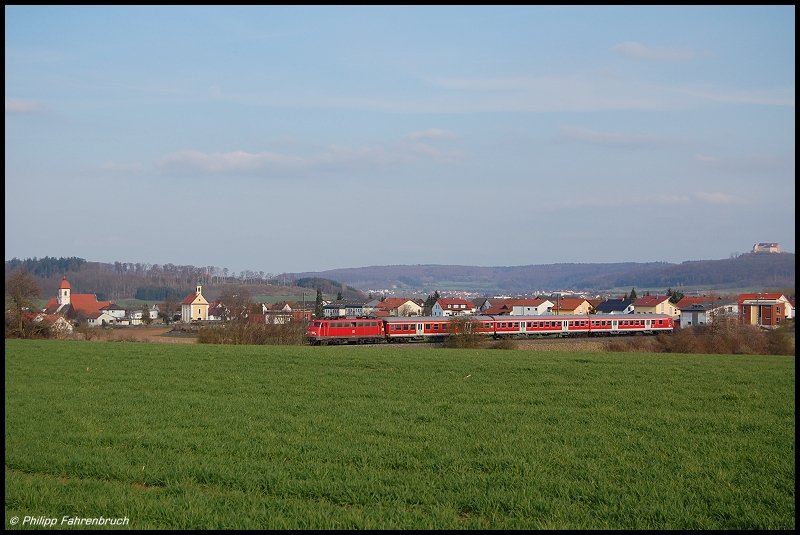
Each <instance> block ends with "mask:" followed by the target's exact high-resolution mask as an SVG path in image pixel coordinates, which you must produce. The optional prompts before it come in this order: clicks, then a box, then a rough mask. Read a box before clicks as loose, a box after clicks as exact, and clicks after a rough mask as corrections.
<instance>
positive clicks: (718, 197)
mask: <svg viewBox="0 0 800 535" xmlns="http://www.w3.org/2000/svg"><path fill="white" fill-rule="evenodd" d="M693 204H695V205H697V204H699V205H709V204H714V205H735V204H746V202H745V200H744V199H742V198H740V197H737V196H735V195H731V194H730V193H724V192H718V191H717V192H707V191H695V192H690V193H685V194H674V195H658V196H652V197H608V198H602V197H591V198H576V199H567V200H564V201H561V202H558V203H553V204H551V205H549V207H547V208H545V210H548V209H549V210H550V211H561V210H563V209H565V208H578V207H581V208H593V207H594V208H603V209H607V208H617V207H627V208H631V207H637V206H638V207H647V206H664V207H669V206H673V207H677V206H690V205H693Z"/></svg>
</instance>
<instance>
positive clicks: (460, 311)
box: [431, 297, 478, 316]
mask: <svg viewBox="0 0 800 535" xmlns="http://www.w3.org/2000/svg"><path fill="white" fill-rule="evenodd" d="M477 310H478V307H476V306H475V303H473V302H472V301H467V300H466V299H458V298H445V297H440V298H439V299H438V300H437V301H436V302H435V303H434V304H433V308H432V309H431V315H432V316H462V315H465V314H475V312H476V311H477Z"/></svg>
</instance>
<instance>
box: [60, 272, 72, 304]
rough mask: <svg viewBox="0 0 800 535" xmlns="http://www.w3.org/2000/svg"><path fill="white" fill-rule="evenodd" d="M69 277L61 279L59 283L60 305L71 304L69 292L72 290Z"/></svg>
mask: <svg viewBox="0 0 800 535" xmlns="http://www.w3.org/2000/svg"><path fill="white" fill-rule="evenodd" d="M71 288H72V287H71V286H70V285H69V281H68V280H67V277H64V278H63V279H61V284H59V285H58V304H59V306H63V305H69V292H70V290H71Z"/></svg>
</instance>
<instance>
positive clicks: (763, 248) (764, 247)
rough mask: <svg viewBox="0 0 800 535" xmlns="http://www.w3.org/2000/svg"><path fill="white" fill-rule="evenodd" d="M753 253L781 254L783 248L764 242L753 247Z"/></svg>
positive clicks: (776, 244)
mask: <svg viewBox="0 0 800 535" xmlns="http://www.w3.org/2000/svg"><path fill="white" fill-rule="evenodd" d="M753 252H754V253H780V252H781V246H780V244H779V243H774V242H762V243H756V244H755V245H753Z"/></svg>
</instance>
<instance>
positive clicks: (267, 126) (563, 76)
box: [5, 6, 795, 273]
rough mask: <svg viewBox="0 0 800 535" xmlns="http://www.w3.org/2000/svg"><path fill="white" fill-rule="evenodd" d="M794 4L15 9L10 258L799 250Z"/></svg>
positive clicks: (324, 261) (490, 256) (268, 266)
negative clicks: (764, 246)
mask: <svg viewBox="0 0 800 535" xmlns="http://www.w3.org/2000/svg"><path fill="white" fill-rule="evenodd" d="M794 21H795V7H794V6H767V7H736V6H731V7H724V6H718V7H692V6H684V7H667V6H665V7H579V6H565V7H536V6H533V7H524V6H508V7H490V6H485V7H426V6H410V7H399V6H395V7H392V6H380V7H363V6H354V7H311V6H308V7H271V6H267V7H42V6H39V7H36V6H6V8H5V80H6V85H5V97H6V113H5V154H6V157H5V194H6V196H5V199H6V201H5V214H6V215H5V223H6V225H5V228H6V230H5V233H6V234H5V240H6V249H5V254H6V259H7V260H8V259H11V258H14V257H16V258H30V257H43V256H56V257H57V256H78V257H81V258H85V259H87V260H91V261H101V262H113V261H126V262H146V263H158V264H164V263H173V264H178V265H186V264H190V265H195V266H218V267H227V268H229V269H230V270H232V271H241V270H254V271H264V272H267V273H281V272H297V271H321V270H326V269H333V268H342V267H360V266H372V265H389V264H461V265H482V266H502V265H528V264H552V263H561V262H626V261H632V262H650V261H666V262H676V263H677V262H683V261H686V260H700V259H720V258H728V257H729V256H730V255H731V254H736V253H743V252H748V251H749V250H750V249H751V248H752V246H753V244H754V243H756V242H764V241H769V242H779V243H780V244H781V248H782V249H783V250H784V251H788V252H795V249H794V247H795V231H794V227H795V201H794V197H795V183H794V175H795V149H794V146H795V87H794V83H795V82H794V80H795V67H794V65H795V27H794Z"/></svg>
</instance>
